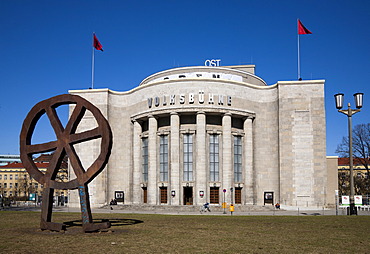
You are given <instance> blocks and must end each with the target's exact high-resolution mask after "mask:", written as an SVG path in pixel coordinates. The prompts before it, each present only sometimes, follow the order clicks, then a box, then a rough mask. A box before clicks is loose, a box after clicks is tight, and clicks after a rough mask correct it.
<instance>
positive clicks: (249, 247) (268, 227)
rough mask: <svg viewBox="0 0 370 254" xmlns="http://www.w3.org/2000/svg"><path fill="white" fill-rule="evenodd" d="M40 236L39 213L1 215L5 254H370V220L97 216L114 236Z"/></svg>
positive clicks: (75, 232)
mask: <svg viewBox="0 0 370 254" xmlns="http://www.w3.org/2000/svg"><path fill="white" fill-rule="evenodd" d="M79 216H80V214H79V213H53V221H55V222H68V225H69V226H68V228H67V231H66V232H64V233H62V232H50V231H41V230H39V223H40V212H14V211H3V212H0V253H60V254H62V253H276V252H280V253H369V252H370V242H369V228H370V217H369V216H207V215H199V216H198V215H197V216H182V215H153V214H150V215H149V214H148V215H145V214H94V215H93V217H94V219H96V220H98V219H109V220H110V221H111V222H112V227H111V232H101V233H86V234H85V233H82V230H81V226H80V225H81V224H80V223H81V222H79V223H76V222H74V223H72V222H73V221H76V220H78V219H79Z"/></svg>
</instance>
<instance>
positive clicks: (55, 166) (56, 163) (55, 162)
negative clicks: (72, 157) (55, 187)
mask: <svg viewBox="0 0 370 254" xmlns="http://www.w3.org/2000/svg"><path fill="white" fill-rule="evenodd" d="M64 155H65V152H64V151H63V148H60V147H58V148H57V150H55V152H54V153H53V157H52V158H51V161H50V162H49V166H48V168H47V170H46V173H45V177H46V179H51V180H54V179H55V177H56V175H57V173H58V171H59V167H60V163H61V161H62V160H63V157H64Z"/></svg>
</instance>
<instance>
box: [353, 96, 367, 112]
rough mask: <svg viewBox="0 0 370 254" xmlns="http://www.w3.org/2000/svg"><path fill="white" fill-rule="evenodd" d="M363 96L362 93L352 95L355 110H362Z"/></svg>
mask: <svg viewBox="0 0 370 254" xmlns="http://www.w3.org/2000/svg"><path fill="white" fill-rule="evenodd" d="M363 96H364V94H363V93H355V94H354V95H353V97H354V99H355V102H356V108H358V109H360V108H362V99H363Z"/></svg>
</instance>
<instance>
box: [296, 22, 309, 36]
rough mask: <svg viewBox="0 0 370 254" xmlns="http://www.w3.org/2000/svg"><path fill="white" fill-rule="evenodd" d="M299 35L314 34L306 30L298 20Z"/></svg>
mask: <svg viewBox="0 0 370 254" xmlns="http://www.w3.org/2000/svg"><path fill="white" fill-rule="evenodd" d="M298 34H312V32H311V31H310V30H308V29H307V28H305V26H304V25H303V24H302V22H301V21H300V20H299V19H298Z"/></svg>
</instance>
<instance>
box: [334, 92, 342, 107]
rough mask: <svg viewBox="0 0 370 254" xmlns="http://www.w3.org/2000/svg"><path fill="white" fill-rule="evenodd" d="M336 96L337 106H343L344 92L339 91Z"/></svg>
mask: <svg viewBox="0 0 370 254" xmlns="http://www.w3.org/2000/svg"><path fill="white" fill-rule="evenodd" d="M334 97H335V106H336V107H337V109H341V108H343V97H344V94H342V93H337V94H336V95H334Z"/></svg>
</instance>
